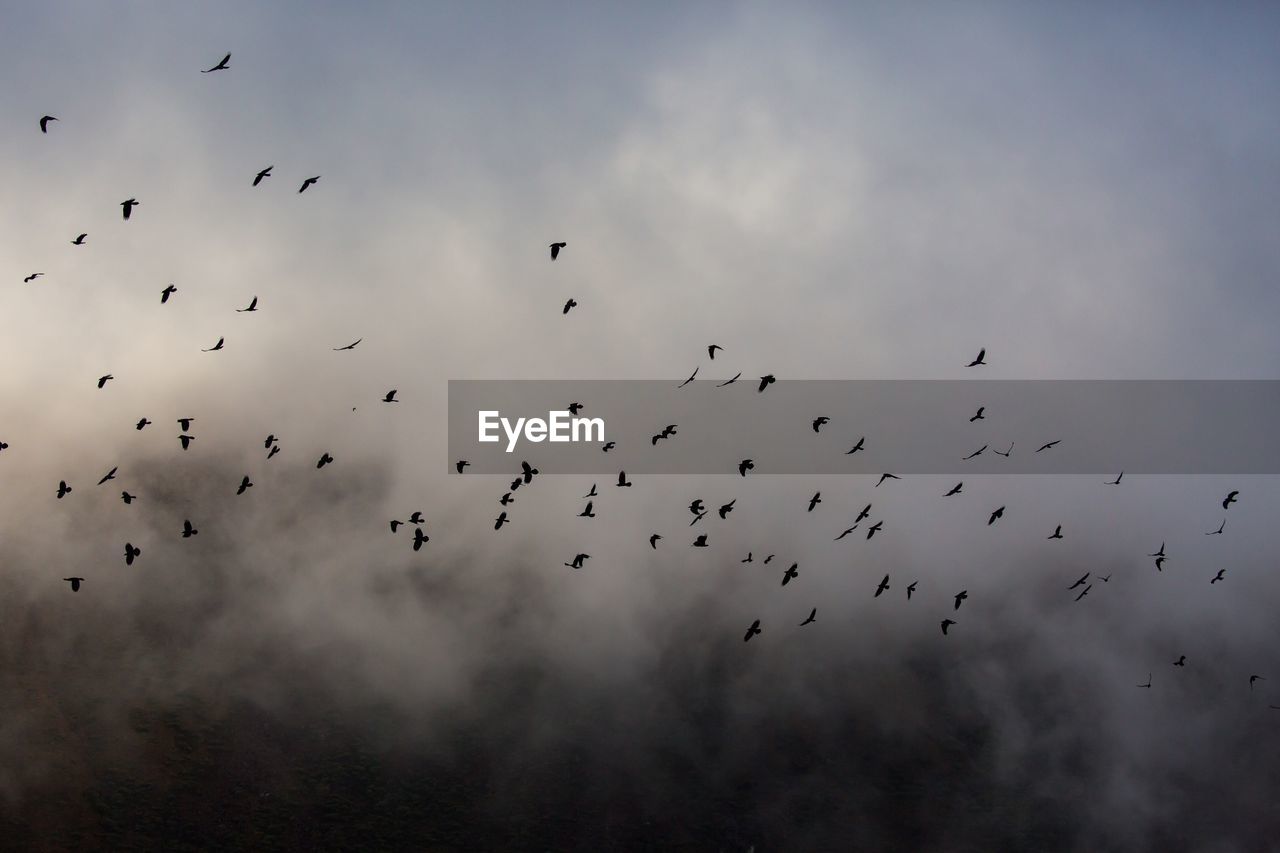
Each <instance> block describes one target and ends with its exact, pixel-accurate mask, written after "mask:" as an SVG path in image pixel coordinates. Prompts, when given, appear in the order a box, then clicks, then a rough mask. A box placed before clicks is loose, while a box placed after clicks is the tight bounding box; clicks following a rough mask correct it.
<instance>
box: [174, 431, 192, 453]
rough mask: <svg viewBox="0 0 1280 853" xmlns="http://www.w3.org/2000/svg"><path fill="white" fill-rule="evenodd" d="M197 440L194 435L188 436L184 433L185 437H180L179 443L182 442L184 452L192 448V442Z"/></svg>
mask: <svg viewBox="0 0 1280 853" xmlns="http://www.w3.org/2000/svg"><path fill="white" fill-rule="evenodd" d="M195 440H196V437H195V436H194V435H186V434H185V433H184V434H183V435H180V436H178V441H180V442H182V449H183V450H186V449H187V448H188V447H190V446H191V442H193V441H195Z"/></svg>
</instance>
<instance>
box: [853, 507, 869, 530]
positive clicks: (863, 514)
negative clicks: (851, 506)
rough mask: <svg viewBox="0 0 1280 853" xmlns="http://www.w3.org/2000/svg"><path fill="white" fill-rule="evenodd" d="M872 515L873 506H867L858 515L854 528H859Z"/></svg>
mask: <svg viewBox="0 0 1280 853" xmlns="http://www.w3.org/2000/svg"><path fill="white" fill-rule="evenodd" d="M869 515H871V504H867V505H866V506H864V507H863V508H862V512H860V513H858V517H857V518H855V519H854V520H853V526H854V527H857V526H858V524H859V523H860V522H861V521H862V519H864V518H866V517H868V516H869Z"/></svg>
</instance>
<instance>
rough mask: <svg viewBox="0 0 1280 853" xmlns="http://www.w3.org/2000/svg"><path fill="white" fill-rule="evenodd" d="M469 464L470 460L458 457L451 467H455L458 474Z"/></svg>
mask: <svg viewBox="0 0 1280 853" xmlns="http://www.w3.org/2000/svg"><path fill="white" fill-rule="evenodd" d="M470 464H471V463H470V462H468V461H467V460H465V459H459V460H458V461H457V462H455V463H454V465H453V467H454V468H455V469H457V471H458V473H459V474H461V473H462V469H463V468H466V467H467V466H468V465H470Z"/></svg>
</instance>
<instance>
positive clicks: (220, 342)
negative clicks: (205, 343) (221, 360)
mask: <svg viewBox="0 0 1280 853" xmlns="http://www.w3.org/2000/svg"><path fill="white" fill-rule="evenodd" d="M226 342H227V339H226V338H218V342H217V343H216V344H214V345H213V346H211V347H209V348H208V349H202V350H200V352H217V351H218V350H220V349H222V345H223V344H225V343H226Z"/></svg>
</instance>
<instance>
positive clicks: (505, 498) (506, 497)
mask: <svg viewBox="0 0 1280 853" xmlns="http://www.w3.org/2000/svg"><path fill="white" fill-rule="evenodd" d="M515 502H516V499H515V498H513V497H511V493H510V492H504V493H503V495H502V497H500V498H498V503H500V504H502V505H503V506H506V505H507V504H513V503H515Z"/></svg>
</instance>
